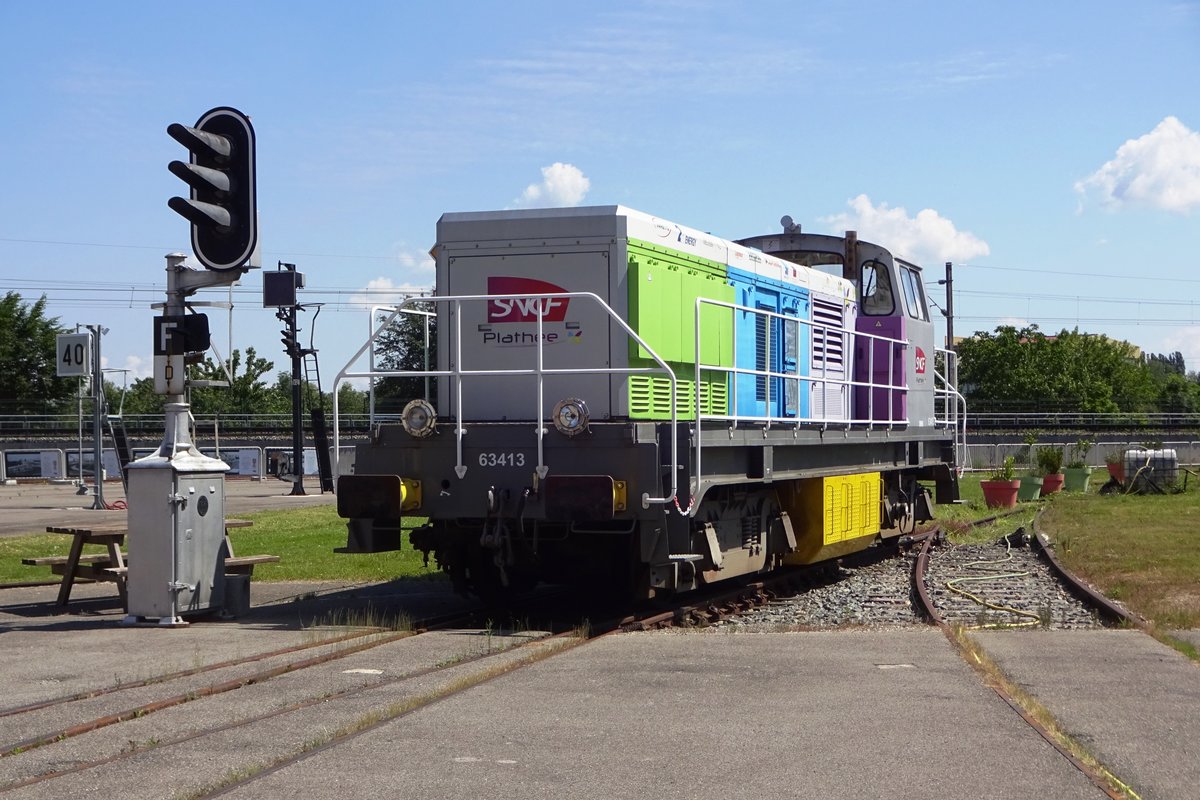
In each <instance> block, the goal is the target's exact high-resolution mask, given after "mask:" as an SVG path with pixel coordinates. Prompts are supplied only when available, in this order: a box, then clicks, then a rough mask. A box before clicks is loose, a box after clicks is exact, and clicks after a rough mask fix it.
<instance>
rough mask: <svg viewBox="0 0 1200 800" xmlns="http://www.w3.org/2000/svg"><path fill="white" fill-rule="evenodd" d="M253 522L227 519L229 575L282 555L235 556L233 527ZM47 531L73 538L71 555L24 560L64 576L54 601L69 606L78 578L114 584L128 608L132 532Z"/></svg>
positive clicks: (106, 528) (102, 528)
mask: <svg viewBox="0 0 1200 800" xmlns="http://www.w3.org/2000/svg"><path fill="white" fill-rule="evenodd" d="M253 524H254V523H253V522H251V521H250V520H248V519H227V520H225V548H226V553H228V556H227V557H226V559H225V571H226V573H227V574H240V575H249V574H251V573H252V572H253V570H254V566H255V565H256V564H268V563H274V562H277V561H279V556H273V555H254V556H241V557H236V556H234V554H233V545H232V543H230V541H229V531H230V529H231V528H248V527H250V526H251V525H253ZM46 532H47V533H61V534H65V535H67V536H70V537H72V538H71V549H70V551H69V552H68V554H67V555H65V556H41V557H37V558H23V559H21V563H22V564H28V565H30V566H49V567H50V570H51V571H52V572H53V573H54V574H55V575H61V576H62V583H61V584H60V585H59V588H58V600H57V601H56V602H55V605H56V606H57V607H58V608H60V609H61V608H66V607H67V603H68V602H69V601H70V599H71V588H72V587H73V586H74V585H75V581H77V580H92V581H106V582H110V583H115V584H116V585H117V592H118V594H120V596H121V607H122V608H128V607H129V599H128V596H127V595H126V590H125V576H126V574H127V572H128V571H129V565H128V564H127V563H126V561H125V557H126V555H125V553H124V552H122V550H121V548H122V546H123V545H124V544H125V537H126V535H127V534H128V533H129V531H128V530H127V529H126V528H125V527H123V526H117V525H95V526H74V525H71V526H60V525H47V526H46ZM89 544H93V545H101V546H103V547H105V548H106V549H107V550H108V552H107V553H96V554H86V555H85V554H84V552H83V548H84V546H85V545H89Z"/></svg>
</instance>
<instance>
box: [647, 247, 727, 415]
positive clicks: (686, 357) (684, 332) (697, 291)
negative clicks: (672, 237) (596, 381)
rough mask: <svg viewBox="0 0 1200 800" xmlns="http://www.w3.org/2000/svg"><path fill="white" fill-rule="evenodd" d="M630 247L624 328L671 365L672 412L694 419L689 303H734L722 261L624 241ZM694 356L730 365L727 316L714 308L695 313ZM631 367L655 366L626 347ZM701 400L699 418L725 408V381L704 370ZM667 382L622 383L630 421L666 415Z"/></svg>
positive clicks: (692, 321)
mask: <svg viewBox="0 0 1200 800" xmlns="http://www.w3.org/2000/svg"><path fill="white" fill-rule="evenodd" d="M628 249H629V279H628V280H629V324H630V325H631V326H632V327H633V329H634V330H635V331H637V333H638V335H639V336H641V337H642V339H643V340H644V341H645V342H646V343H647V344H648V345H649V346H650V347H651V348H653V349H654V351H655V352H656V353H658V355H659V357H660V358H662V359H663V360H664V361H666V362H667V363H668V364H670V366H671V369H673V370H675V375H676V377H677V378H678V380H679V397H678V403H679V406H678V409H677V410H678V413H679V414H680V415H681V416H688V415H694V414H695V382H694V372H695V361H696V312H695V308H696V299H697V298H699V297H704V298H707V299H711V300H720V301H723V302H726V303H732V302H734V297H735V295H734V289H733V287H732V286H730V285H729V281H728V279H727V272H726V268H725V265H724V264H718V263H717V262H715V261H708V260H706V259H701V258H696V257H694V256H688V255H684V254H682V253H679V252H676V251H673V250H669V249H667V248H664V247H661V246H658V245H653V244H650V243H648V242H642V241H638V240H634V239H631V240H629V243H628ZM700 333H701V338H700V354H701V360H702V361H703V362H704V363H705V364H716V365H719V366H723V367H732V366H733V312H732V310H730V309H727V308H720V307H717V306H701V308H700ZM629 363H630V366H656V364H655V362H654V361H652V360H650V353H649V352H647V350H646V348H644V347H642V346H640V345H638V344H637V343H636V342H632V341H631V342H630V348H629ZM700 377H701V380H700V403H701V409H702V410H703V411H704V412H705V413H714V414H720V413H725V412H726V410H727V409H728V399H729V398H728V395H729V392H728V389H727V383H728V380H727V376H726V375H725V374H724V373H719V372H717V373H710V372H703V373H702V374H701V376H700ZM670 397H671V395H670V381H669V380H667V379H666V378H664V377H660V376H651V375H633V376H630V379H629V416H630V417H631V418H634V419H648V418H658V419H662V418H667V417H670V414H671V407H670Z"/></svg>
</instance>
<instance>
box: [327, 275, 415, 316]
mask: <svg viewBox="0 0 1200 800" xmlns="http://www.w3.org/2000/svg"><path fill="white" fill-rule="evenodd" d="M432 288H433V282H432V281H430V282H429V285H427V286H416V285H413V284H411V283H405V284H398V283H395V282H394V281H393V280H392V279H391V278H386V277H379V278H373V279H372V280H369V281H367V285H366V286H365V287H364V288H363V289H362V290H361V291H359V292H357V293H355V294H352V295H350V298H349V299H348V300H347V301H346V303H347V304H348V305H351V306H359V307H361V308H363V309H364V310H367V309H369V308H370V307H371V306H396V305H399V304H400V303H401V302H403V301H404V300H405V299H406V298H408V297H411V296H412V295H414V294H429V292H430V290H431V289H432Z"/></svg>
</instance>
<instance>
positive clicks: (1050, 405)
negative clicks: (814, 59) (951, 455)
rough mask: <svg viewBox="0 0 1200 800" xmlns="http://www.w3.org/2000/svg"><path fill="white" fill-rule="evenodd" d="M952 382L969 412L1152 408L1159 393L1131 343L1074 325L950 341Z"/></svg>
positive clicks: (1010, 330)
mask: <svg viewBox="0 0 1200 800" xmlns="http://www.w3.org/2000/svg"><path fill="white" fill-rule="evenodd" d="M958 353H959V357H960V359H961V362H960V367H959V379H960V380H959V382H960V385H961V386H962V387H963V389H964V394H966V395H967V401H968V403H969V404H970V405H971V406H972V407H974V408H975V409H976V410H982V411H987V410H1013V409H1024V410H1052V411H1083V412H1094V413H1096V412H1098V413H1105V412H1114V411H1152V410H1154V409H1155V407H1156V400H1157V397H1158V395H1159V394H1160V392H1159V390H1158V388H1157V387H1156V383H1155V380H1154V378H1153V376H1152V374H1151V370H1150V368H1149V367H1148V366H1147V365H1146V364H1145V362H1144V361H1142V360H1141V359H1139V358H1138V357H1137V356H1136V355H1135V351H1134V348H1133V346H1132V345H1130V344H1128V343H1127V342H1120V341H1114V340H1112V339H1109V338H1108V337H1106V336H1094V335H1090V334H1085V333H1080V332H1079V329H1078V328H1076V329H1074V330H1071V331H1067V330H1063V331H1061V332H1059V334H1058V335H1057V336H1053V337H1050V336H1046V335H1045V334H1044V333H1042V332H1041V331H1040V330H1038V328H1037V326H1036V325H1030V326H1027V327H1024V328H1015V327H1013V326H1003V325H1002V326H1000V327H998V328H996V331H995V333H980V334H976V335H975V336H974V337H972V338H970V339H967V340H964V341H963V342H961V343H960V344H959V346H958Z"/></svg>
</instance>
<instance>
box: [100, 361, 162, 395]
mask: <svg viewBox="0 0 1200 800" xmlns="http://www.w3.org/2000/svg"><path fill="white" fill-rule="evenodd" d="M100 368H101V369H102V370H104V372H105V373H106V374H105V376H104V380H106V381H109V382H111V383H114V384H116V386H117V387H118V388H120V387H122V386H126V385H128V384H131V383H133V382H134V381H136V380H140V379H141V378H149V377H150V376H151V375H153V374H154V364H153V363H151V361H150V360H149V359H146V358H142V357H141V356H125V365H124V366H123V367H114V366H113V365H112V362H111V361H110V360H109V358H108V356H101V357H100Z"/></svg>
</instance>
